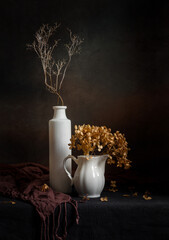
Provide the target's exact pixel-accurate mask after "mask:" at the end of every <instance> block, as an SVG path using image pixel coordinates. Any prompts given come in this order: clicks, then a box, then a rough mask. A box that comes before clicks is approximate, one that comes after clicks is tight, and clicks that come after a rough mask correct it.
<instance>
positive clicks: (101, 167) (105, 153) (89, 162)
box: [64, 125, 131, 198]
mask: <svg viewBox="0 0 169 240" xmlns="http://www.w3.org/2000/svg"><path fill="white" fill-rule="evenodd" d="M69 146H70V149H76V150H77V151H80V152H81V153H82V154H83V155H80V156H78V159H76V158H75V157H74V156H72V155H69V156H68V157H66V158H65V160H64V164H65V165H64V168H65V171H66V173H67V174H68V177H69V178H70V180H71V181H72V184H74V186H75V188H76V190H77V192H78V193H79V195H80V196H81V197H83V196H88V197H90V198H95V197H100V194H101V192H102V190H103V188H104V185H105V177H104V172H105V162H106V160H107V163H108V164H116V166H117V167H124V168H125V169H128V168H130V164H131V161H130V160H128V158H127V155H128V150H129V148H128V143H127V141H126V139H125V136H124V134H121V133H120V132H119V131H116V132H115V133H114V134H113V133H111V129H110V128H107V127H105V126H101V127H98V126H90V125H82V126H80V125H79V126H75V134H74V135H72V137H71V143H70V144H69ZM70 158H71V159H73V160H74V161H75V163H76V164H77V165H78V167H77V170H76V172H75V175H74V178H72V177H71V174H70V172H69V170H68V169H67V167H66V162H67V160H68V159H70Z"/></svg>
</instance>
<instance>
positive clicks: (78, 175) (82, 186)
mask: <svg viewBox="0 0 169 240" xmlns="http://www.w3.org/2000/svg"><path fill="white" fill-rule="evenodd" d="M69 158H71V159H73V160H74V161H75V163H76V164H77V165H78V167H77V169H76V172H75V174H74V177H73V178H72V176H71V173H70V172H69V170H68V169H67V166H66V161H67V160H68V159H69ZM107 158H108V155H99V156H92V155H90V156H85V155H81V156H78V158H75V157H74V156H72V155H68V156H67V157H66V158H65V159H64V169H65V171H66V173H67V175H68V177H69V178H70V179H71V182H72V185H73V184H74V186H75V189H76V191H77V192H78V194H79V196H80V197H83V196H87V197H89V198H97V197H100V194H101V192H102V191H103V188H104V185H105V176H104V173H105V162H106V160H107Z"/></svg>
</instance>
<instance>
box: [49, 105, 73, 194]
mask: <svg viewBox="0 0 169 240" xmlns="http://www.w3.org/2000/svg"><path fill="white" fill-rule="evenodd" d="M66 108H67V107H66V106H54V107H53V109H54V116H53V118H52V119H51V120H49V181H50V186H51V187H52V188H53V189H54V190H55V191H57V192H63V193H70V192H71V180H70V179H69V177H68V176H67V174H66V172H65V171H64V167H63V160H64V158H65V157H66V156H67V155H69V154H71V150H70V149H69V146H68V144H69V143H70V138H71V121H70V120H69V119H67V117H66ZM66 164H67V166H66V168H67V169H69V170H70V172H71V168H72V166H71V160H70V161H67V162H66Z"/></svg>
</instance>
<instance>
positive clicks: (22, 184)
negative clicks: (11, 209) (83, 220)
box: [0, 163, 79, 240]
mask: <svg viewBox="0 0 169 240" xmlns="http://www.w3.org/2000/svg"><path fill="white" fill-rule="evenodd" d="M48 182H49V169H48V168H47V167H45V166H43V165H41V164H38V163H23V164H13V165H12V164H10V165H6V164H0V194H2V195H4V196H9V197H12V198H18V199H22V200H25V201H28V202H30V203H31V204H32V205H33V206H35V208H36V211H37V212H38V214H39V216H40V218H41V240H42V239H44V240H50V237H49V217H50V216H51V217H52V220H53V222H52V224H53V227H52V229H53V237H52V239H51V240H54V239H59V240H63V239H65V238H66V235H67V229H66V227H67V204H68V203H69V204H71V205H72V206H73V208H74V209H75V212H76V223H77V224H78V222H79V215H78V208H77V202H76V201H75V200H73V199H72V198H71V197H70V196H69V195H67V194H64V193H58V192H54V191H53V190H52V189H51V188H48V189H46V190H45V191H43V190H42V189H43V185H44V184H48ZM61 204H64V208H65V232H64V234H63V236H59V235H58V229H59V225H60V216H61V210H62V208H61ZM56 207H59V214H58V219H57V221H55V216H54V212H55V209H56ZM56 224H57V225H56Z"/></svg>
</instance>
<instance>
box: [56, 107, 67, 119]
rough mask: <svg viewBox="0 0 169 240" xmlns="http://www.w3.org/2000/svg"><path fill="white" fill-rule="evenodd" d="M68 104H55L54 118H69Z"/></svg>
mask: <svg viewBox="0 0 169 240" xmlns="http://www.w3.org/2000/svg"><path fill="white" fill-rule="evenodd" d="M66 108H67V107H66V106H54V107H53V109H54V115H53V118H57V119H67V116H66Z"/></svg>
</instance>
